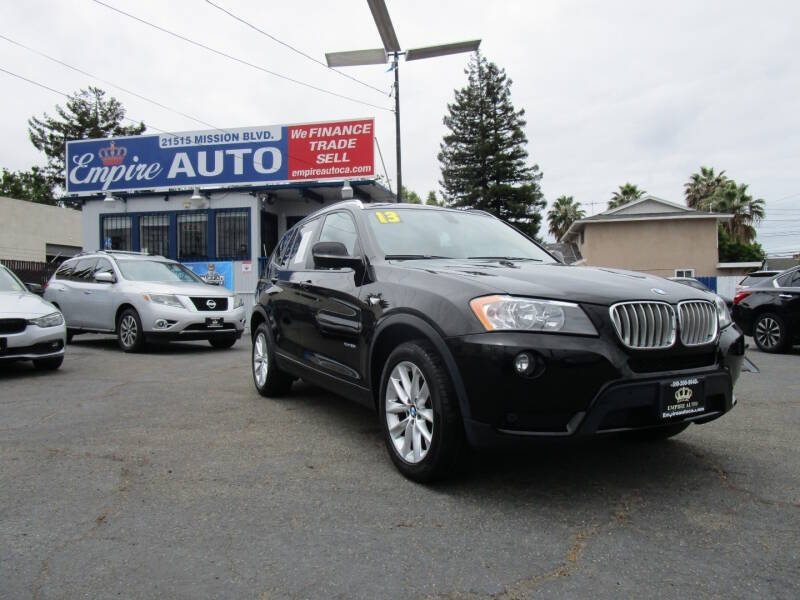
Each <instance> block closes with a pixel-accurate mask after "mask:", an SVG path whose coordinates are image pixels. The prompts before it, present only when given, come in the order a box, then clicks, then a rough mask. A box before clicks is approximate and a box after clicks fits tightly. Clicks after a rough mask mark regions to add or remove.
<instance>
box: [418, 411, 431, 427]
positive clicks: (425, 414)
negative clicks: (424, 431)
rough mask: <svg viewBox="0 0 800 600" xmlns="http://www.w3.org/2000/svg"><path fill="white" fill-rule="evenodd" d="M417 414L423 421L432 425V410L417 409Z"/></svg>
mask: <svg viewBox="0 0 800 600" xmlns="http://www.w3.org/2000/svg"><path fill="white" fill-rule="evenodd" d="M417 412H418V413H419V414H420V416H421V417H422V418H423V419H425V420H426V421H428V423H431V424H432V423H433V409H430V408H418V409H417Z"/></svg>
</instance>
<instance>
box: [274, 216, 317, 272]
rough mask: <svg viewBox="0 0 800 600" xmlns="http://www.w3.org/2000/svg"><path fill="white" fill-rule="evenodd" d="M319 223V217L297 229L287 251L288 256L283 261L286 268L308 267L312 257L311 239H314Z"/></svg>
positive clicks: (299, 268)
mask: <svg viewBox="0 0 800 600" xmlns="http://www.w3.org/2000/svg"><path fill="white" fill-rule="evenodd" d="M318 225H319V219H314V220H313V221H308V222H307V223H304V224H303V225H302V226H301V227H300V228H299V229H298V230H297V233H296V234H295V236H294V238H293V239H292V243H291V244H290V246H289V249H288V251H287V252H286V258H285V259H284V261H283V266H284V268H287V269H298V270H302V269H305V268H306V267H307V265H308V263H309V258H310V257H311V241H312V240H313V239H314V234H315V233H316V231H317V226H318Z"/></svg>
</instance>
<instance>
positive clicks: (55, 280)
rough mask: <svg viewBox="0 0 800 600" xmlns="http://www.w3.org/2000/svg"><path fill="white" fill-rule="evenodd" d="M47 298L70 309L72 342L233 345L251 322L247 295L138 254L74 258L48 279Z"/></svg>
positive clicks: (129, 347) (132, 347) (127, 347)
mask: <svg viewBox="0 0 800 600" xmlns="http://www.w3.org/2000/svg"><path fill="white" fill-rule="evenodd" d="M44 297H45V299H47V300H49V301H50V302H52V303H53V304H55V305H56V306H57V307H58V309H59V310H60V311H61V312H62V313H63V314H64V319H66V321H67V335H68V338H69V339H71V338H72V336H73V335H76V334H80V333H113V334H116V336H117V341H118V343H119V346H120V348H122V350H124V351H125V352H136V351H138V350H141V349H142V348H144V345H145V343H146V341H147V340H151V341H165V342H166V341H174V340H182V341H188V340H208V342H209V343H210V344H211V345H212V346H214V347H215V348H230V347H231V346H233V345H234V344H235V343H236V340H238V339H239V338H240V337H241V336H242V331H243V330H244V325H245V321H246V320H247V317H246V314H245V310H244V301H243V300H242V298H240V297H237V296H236V295H234V294H233V293H232V292H229V291H228V290H227V289H225V288H224V287H221V286H218V285H209V284H207V283H206V282H205V281H203V280H202V279H201V278H200V277H198V276H197V275H195V274H194V273H193V272H192V271H190V270H189V269H187V268H186V267H185V266H183V265H182V264H181V263H179V262H176V261H174V260H170V259H168V258H164V257H163V256H149V255H146V254H140V253H138V252H121V251H114V250H109V251H99V252H90V253H86V254H81V255H79V256H77V257H75V258H72V259H70V260H68V261H66V262H64V264H63V265H61V267H60V268H59V269H58V271H56V273H55V275H53V277H52V278H51V279H50V281H49V282H48V284H47V288H46V289H45V292H44Z"/></svg>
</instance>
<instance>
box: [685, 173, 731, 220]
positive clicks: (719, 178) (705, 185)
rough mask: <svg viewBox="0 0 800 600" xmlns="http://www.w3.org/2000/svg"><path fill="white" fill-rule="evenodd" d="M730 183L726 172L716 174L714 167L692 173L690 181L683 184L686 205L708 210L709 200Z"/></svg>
mask: <svg viewBox="0 0 800 600" xmlns="http://www.w3.org/2000/svg"><path fill="white" fill-rule="evenodd" d="M727 182H728V177H727V176H726V175H725V171H720V172H719V173H714V169H713V167H702V166H701V167H700V172H699V173H692V175H691V177H689V181H687V182H686V183H685V184H683V187H684V193H685V195H686V205H687V206H688V207H689V208H696V209H698V210H708V209H709V205H708V200H709V199H710V198H711V197H712V196H714V194H715V193H716V191H717V190H718V189H719V188H721V187H723V186H724V185H725V184H726V183H727Z"/></svg>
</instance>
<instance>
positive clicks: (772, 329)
mask: <svg viewBox="0 0 800 600" xmlns="http://www.w3.org/2000/svg"><path fill="white" fill-rule="evenodd" d="M756 339H757V340H758V343H759V344H761V346H762V347H763V348H769V349H772V348H775V347H776V346H777V345H778V342H780V339H781V327H780V325H779V324H778V322H777V321H776V320H775V319H773V318H772V317H763V318H762V319H760V320H759V321H758V323H757V324H756Z"/></svg>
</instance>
